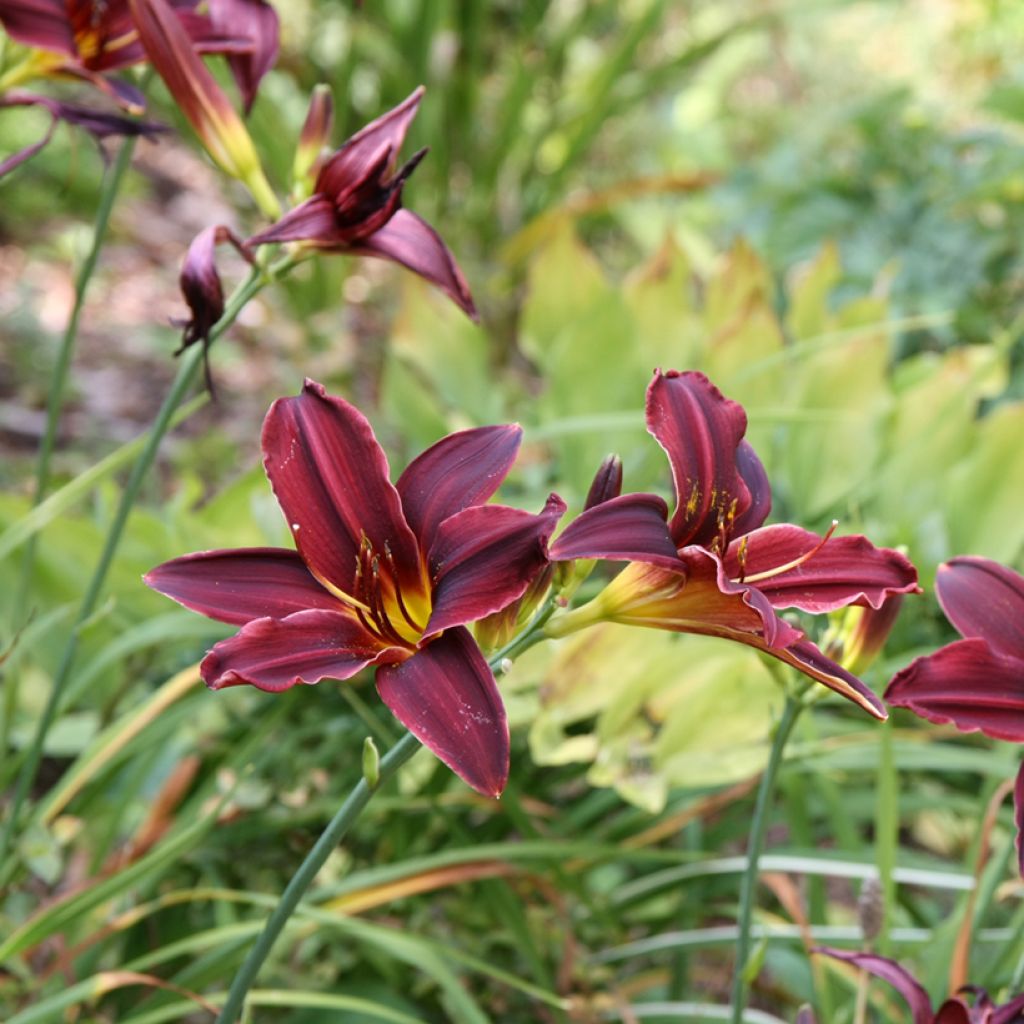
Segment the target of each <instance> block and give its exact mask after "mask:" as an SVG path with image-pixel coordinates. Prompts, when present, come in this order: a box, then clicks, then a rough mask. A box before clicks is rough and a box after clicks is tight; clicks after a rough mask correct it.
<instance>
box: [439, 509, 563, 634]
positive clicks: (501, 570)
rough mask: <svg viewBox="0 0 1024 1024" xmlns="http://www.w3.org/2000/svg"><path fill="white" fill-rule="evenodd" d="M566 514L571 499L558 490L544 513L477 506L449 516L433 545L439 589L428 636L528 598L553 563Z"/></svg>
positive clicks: (441, 526)
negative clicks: (552, 547)
mask: <svg viewBox="0 0 1024 1024" xmlns="http://www.w3.org/2000/svg"><path fill="white" fill-rule="evenodd" d="M564 513H565V502H563V501H562V499H561V498H559V497H558V495H556V494H553V495H551V497H550V498H548V501H547V504H546V505H545V506H544V510H543V511H542V512H541V513H540V514H539V515H531V514H530V513H529V512H524V511H523V510H522V509H518V508H508V507H507V506H505V505H477V506H475V507H473V508H467V509H464V510H463V511H461V512H456V513H455V515H453V516H449V517H448V518H447V519H445V521H444V522H443V523H441V525H440V526H439V527H438V529H437V533H436V536H435V538H434V543H433V544H432V545H431V547H430V555H429V564H430V572H431V577H432V579H433V581H434V591H433V597H432V603H433V611H432V612H431V615H430V621H429V622H428V623H427V628H426V630H425V633H426V635H428V636H429V635H431V634H432V633H439V632H441V631H442V630H444V629H447V628H448V627H449V626H455V625H463V624H465V623H467V622H475V621H476V620H477V619H482V618H484V616H486V615H490V614H492V613H493V612H497V611H500V610H501V609H502V608H504V607H505V606H506V605H508V604H511V603H512V602H513V601H515V600H516V599H517V598H519V597H522V595H523V594H524V593H525V591H526V589H527V587H529V585H530V583H531V582H532V581H533V580H534V578H535V577H536V576H537V575H538V574H539V573H540V572H542V571H543V570H544V568H545V567H546V566H547V564H548V555H547V542H548V540H549V538H550V537H551V534H552V533H553V532H554V529H555V525H556V524H557V522H558V520H559V519H560V518H561V516H562V515H563V514H564Z"/></svg>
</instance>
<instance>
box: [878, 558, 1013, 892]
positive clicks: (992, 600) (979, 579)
mask: <svg viewBox="0 0 1024 1024" xmlns="http://www.w3.org/2000/svg"><path fill="white" fill-rule="evenodd" d="M935 592H936V594H937V595H938V599H939V604H940V605H941V606H942V610H943V611H944V612H945V613H946V618H947V619H949V621H950V622H951V623H952V624H953V626H954V627H955V628H956V630H957V632H958V633H959V634H960V635H961V636H962V637H963V638H964V639H962V640H957V641H955V642H954V643H951V644H947V645H946V646H945V647H942V648H940V649H939V650H937V651H935V652H934V653H933V654H928V655H925V656H923V657H920V658H917V659H915V660H914V661H912V662H911V663H910V664H909V665H908V666H907V667H906V668H904V669H902V670H901V671H899V672H897V673H896V675H895V676H894V677H893V679H892V682H891V683H890V684H889V687H888V689H887V690H886V691H885V699H886V700H887V701H888V702H889V703H890V704H892V705H894V706H896V707H900V708H909V709H910V710H911V711H913V712H914V714H916V715H920V716H921V717H922V718H926V719H928V721H930V722H936V723H940V724H952V725H954V726H956V728H957V729H960V730H961V731H962V732H975V731H977V732H982V733H984V734H985V735H986V736H991V737H992V738H993V739H997V740H1009V741H1010V742H1012V743H1024V576H1021V575H1020V574H1019V573H1016V572H1014V571H1013V570H1012V569H1008V568H1007V567H1006V566H1005V565H1000V564H999V563H998V562H993V561H991V560H990V559H988V558H979V557H977V556H973V555H962V556H959V557H957V558H952V559H950V560H949V561H948V562H946V563H944V564H943V565H940V566H939V571H938V573H937V574H936V577H935ZM1014 798H1015V803H1016V808H1017V810H1016V822H1017V831H1018V834H1017V851H1018V860H1019V864H1020V870H1021V874H1024V842H1022V839H1021V830H1022V828H1024V764H1022V765H1021V769H1020V772H1019V774H1018V776H1017V785H1016V789H1015V794H1014Z"/></svg>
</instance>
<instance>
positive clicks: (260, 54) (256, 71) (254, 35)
mask: <svg viewBox="0 0 1024 1024" xmlns="http://www.w3.org/2000/svg"><path fill="white" fill-rule="evenodd" d="M210 20H211V21H212V22H213V25H214V27H215V28H217V29H219V30H221V31H223V32H224V33H225V34H227V35H238V36H243V37H247V38H248V39H249V42H250V47H251V48H250V50H249V52H248V53H244V54H232V55H230V56H229V57H228V64H229V65H230V67H231V73H232V75H234V78H235V82H236V83H237V85H238V89H239V91H240V92H241V94H242V103H243V105H244V107H245V112H246V113H247V114H248V113H249V111H250V110H251V109H252V105H253V101H254V100H255V99H256V91H257V90H258V89H259V84H260V81H261V80H262V78H263V76H264V75H265V74H266V73H267V72H268V71H269V70H270V69H271V68H272V67H273V66H274V61H276V60H277V49H278V42H279V36H280V29H279V26H278V19H277V12H276V11H275V10H274V8H273V7H271V5H270V4H268V3H265V2H264V0H210Z"/></svg>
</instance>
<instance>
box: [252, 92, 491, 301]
mask: <svg viewBox="0 0 1024 1024" xmlns="http://www.w3.org/2000/svg"><path fill="white" fill-rule="evenodd" d="M423 91H424V90H423V87H422V86H420V88H418V89H417V90H416V91H415V92H413V94H412V95H411V96H409V98H408V99H406V100H405V101H404V102H402V103H400V104H399V105H398V106H397V107H395V108H394V109H393V110H390V111H388V113H386V114H384V115H383V116H382V117H379V118H377V120H376V121H373V122H371V123H370V124H368V125H367V126H366V127H365V128H363V129H362V130H361V131H359V132H357V133H356V134H355V135H353V136H352V138H350V139H349V140H348V141H347V142H346V143H345V144H344V145H343V146H342V147H341V149H339V150H337V152H335V153H334V154H333V155H332V156H330V157H329V158H328V159H327V160H326V161H325V162H324V163H323V165H322V166H321V168H320V170H319V173H318V174H317V178H316V184H315V186H314V190H313V194H312V195H311V196H310V197H309V198H308V199H307V200H305V201H304V202H302V203H300V204H299V205H298V206H296V207H295V208H294V209H292V210H289V211H288V212H287V213H286V214H285V215H284V216H283V217H282V218H281V219H280V220H279V221H277V223H276V224H273V225H271V226H270V227H269V228H267V229H266V230H265V231H261V232H259V233H258V234H256V235H254V236H253V237H252V238H250V239H248V240H247V244H248V245H253V246H255V245H266V244H268V243H271V242H302V243H304V244H305V245H308V246H311V247H314V248H317V249H325V250H328V251H334V252H350V253H353V254H355V255H362V256H377V257H380V258H382V259H387V260H391V261H393V262H395V263H400V264H402V266H405V267H408V268H409V269H410V270H411V271H413V272H414V273H416V274H419V275H420V277H422V278H424V279H425V280H427V281H430V282H431V283H432V284H434V285H436V286H437V287H438V288H440V289H441V290H442V291H443V292H444V293H445V294H446V295H448V296H449V297H450V298H451V299H452V301H453V302H455V304H456V305H457V306H459V307H460V308H461V309H463V310H464V311H465V312H466V313H467V314H468V315H469V316H470V317H471V318H472V319H474V320H475V319H476V318H477V313H476V308H475V306H474V305H473V299H472V296H471V295H470V293H469V287H468V286H467V284H466V281H465V279H464V278H463V276H462V272H461V271H460V270H459V267H458V265H457V264H456V262H455V259H454V257H453V256H452V254H451V253H450V252H449V250H448V248H447V246H446V245H445V244H444V242H443V241H441V238H440V236H439V235H438V234H437V232H436V231H435V230H434V229H433V228H432V227H431V226H430V225H429V224H427V222H426V221H424V220H422V219H421V218H420V217H418V216H417V215H416V214H415V213H412V212H411V211H409V210H404V209H402V208H401V206H402V186H403V185H404V184H405V181H406V179H407V178H408V177H409V175H410V174H412V172H413V170H414V169H415V168H416V165H417V164H418V163H419V162H420V160H421V159H422V158H423V156H424V155H425V153H426V150H420V151H419V152H418V153H416V154H415V155H414V156H413V157H412V158H411V159H410V160H409V161H408V162H407V163H406V164H404V165H403V166H402V167H401V168H399V167H398V153H399V150H400V149H401V148H402V143H403V141H404V140H405V135H406V132H407V131H408V129H409V125H410V124H411V123H412V120H413V118H414V117H415V116H416V111H417V109H418V108H419V105H420V100H421V99H422V98H423Z"/></svg>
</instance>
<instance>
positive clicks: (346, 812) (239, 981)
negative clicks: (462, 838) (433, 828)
mask: <svg viewBox="0 0 1024 1024" xmlns="http://www.w3.org/2000/svg"><path fill="white" fill-rule="evenodd" d="M419 747H420V743H419V740H418V739H416V737H415V736H413V734H412V733H410V732H407V733H406V734H405V735H404V736H403V737H402V738H401V739H400V740H399V741H398V742H397V743H396V744H395V745H394V746H393V747H392V748H391V749H390V750H389V751H388V752H387V753H386V754H385V755H384V756H383V757H382V758H381V762H380V778H379V779H378V781H377V785H376V786H374V787H371V786H370V784H369V783H368V782H367V781H366V779H360V780H359V782H358V783H356V786H355V788H354V789H353V790H352V792H351V793H349V795H348V798H347V799H346V800H345V802H344V803H343V804H342V805H341V807H340V808H339V809H338V812H337V814H335V815H334V817H333V818H331V820H330V822H329V823H328V825H327V828H325V829H324V830H323V832H322V833H321V834H320V838H319V839H318V840H317V841H316V844H315V845H314V847H313V849H312V850H310V851H309V853H308V854H306V859H305V860H304V861H303V862H302V864H300V865H299V869H298V871H296V872H295V874H294V875H292V879H291V881H290V882H289V883H288V886H287V888H286V889H285V891H284V893H283V894H282V895H281V899H280V900H279V901H278V904H277V906H276V907H275V908H274V912H273V913H272V914H271V915H270V917H269V918H267V923H266V924H265V925H264V926H263V931H262V932H260V937H259V938H258V939H257V940H256V944H255V945H254V946H253V947H252V949H250V950H249V954H248V956H246V958H245V960H244V962H243V963H242V966H241V967H240V968H239V969H238V973H237V974H236V975H235V979H234V981H232V983H231V988H230V990H229V991H228V997H227V999H226V1000H225V1001H224V1006H223V1007H222V1008H221V1011H220V1015H219V1016H218V1017H217V1024H226V1022H229V1021H234V1020H236V1019H237V1018H238V1014H239V1012H240V1011H241V1009H242V1004H243V1003H244V1002H245V997H246V995H247V994H248V992H249V989H250V988H251V987H252V985H253V982H255V981H256V975H257V974H258V973H259V969H260V968H261V967H262V966H263V961H264V960H266V959H267V956H268V955H269V953H270V950H271V949H272V948H273V945H274V943H275V942H276V941H277V937H278V936H279V935H280V934H281V931H282V930H283V928H284V926H285V925H286V924H287V923H288V919H289V918H290V917H291V916H292V914H293V913H294V911H295V908H296V907H297V906H298V904H299V901H300V900H301V899H302V897H303V896H304V895H305V893H306V890H307V889H308V888H309V886H310V885H311V884H312V882H313V879H314V878H316V876H317V874H318V873H319V871H320V868H322V867H323V865H324V861H326V860H327V858H328V857H329V856H330V855H331V853H333V851H334V850H335V849H336V848H337V846H338V843H340V842H341V840H342V839H344V837H345V834H346V833H347V832H348V830H349V828H351V826H352V824H353V823H354V822H355V820H356V818H358V817H359V814H360V812H361V811H362V810H363V808H364V807H365V806H366V805H367V804H368V803H369V802H370V797H372V796H373V794H374V793H375V792H376V791H377V789H378V788H380V785H381V783H383V782H386V781H387V780H388V779H389V778H391V776H392V775H394V774H395V772H397V771H398V769H399V768H401V767H402V765H403V764H405V762H406V761H408V760H409V758H410V757H412V755H413V754H415V753H416V751H417V750H419Z"/></svg>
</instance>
